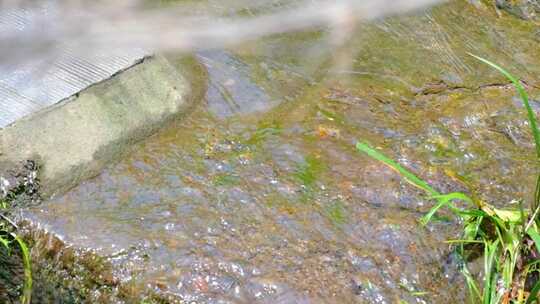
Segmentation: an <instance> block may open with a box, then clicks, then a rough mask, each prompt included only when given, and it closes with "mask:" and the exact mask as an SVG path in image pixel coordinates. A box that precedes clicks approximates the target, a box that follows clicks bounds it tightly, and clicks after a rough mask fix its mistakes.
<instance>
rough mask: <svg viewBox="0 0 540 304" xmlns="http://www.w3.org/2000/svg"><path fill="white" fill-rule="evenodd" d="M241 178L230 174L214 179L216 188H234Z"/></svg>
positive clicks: (217, 176)
mask: <svg viewBox="0 0 540 304" xmlns="http://www.w3.org/2000/svg"><path fill="white" fill-rule="evenodd" d="M239 180H240V179H239V178H238V177H237V176H234V175H229V174H219V175H216V176H215V177H214V179H213V184H214V186H234V185H236V184H238V182H239Z"/></svg>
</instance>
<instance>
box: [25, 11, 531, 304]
mask: <svg viewBox="0 0 540 304" xmlns="http://www.w3.org/2000/svg"><path fill="white" fill-rule="evenodd" d="M471 2H474V3H475V4H471V3H469V2H467V1H452V2H451V3H449V4H446V5H442V6H439V7H436V8H434V9H432V10H429V11H425V12H420V13H418V14H417V15H415V16H406V17H399V18H390V19H385V20H380V21H377V22H376V23H373V24H362V25H360V26H359V27H358V28H357V29H356V31H355V34H354V35H353V36H352V37H351V39H348V40H347V41H346V43H344V44H340V45H336V44H333V43H331V42H332V40H331V39H329V38H331V36H332V34H333V33H331V32H330V31H326V30H324V29H321V30H317V31H313V32H306V33H295V34H284V35H276V36H273V37H268V38H265V39H263V40H260V41H254V42H250V43H246V44H244V45H241V46H238V47H237V48H234V49H228V50H208V51H201V52H199V53H198V54H197V57H198V59H199V60H200V62H201V63H202V64H203V65H204V66H205V67H206V68H207V71H208V81H209V83H208V91H207V94H206V98H207V100H206V101H205V102H204V103H201V104H200V105H199V106H197V107H196V109H194V110H193V111H192V112H191V113H190V114H189V115H187V116H186V117H184V118H183V119H182V120H181V121H179V122H176V123H174V124H173V125H171V126H169V127H167V128H165V129H164V130H162V131H161V132H160V133H158V134H156V135H154V136H152V137H151V138H149V139H147V140H145V141H144V142H142V143H139V144H137V145H136V146H135V147H134V148H133V149H132V151H130V152H129V153H128V154H127V155H126V156H125V158H123V159H122V160H121V161H120V162H118V163H116V164H113V165H111V166H109V167H108V168H107V169H106V170H104V171H103V172H102V173H101V174H100V175H99V176H98V177H96V178H94V179H92V180H89V181H86V182H84V183H82V184H81V185H79V186H78V187H77V188H75V189H72V190H71V191H69V192H68V193H66V194H65V195H61V196H59V197H56V198H53V199H51V200H49V201H47V202H45V203H43V204H42V205H40V206H38V207H35V208H33V209H31V210H29V211H27V212H25V216H26V217H27V218H28V219H30V220H32V221H33V222H36V223H40V224H42V225H43V227H45V228H47V229H48V230H49V231H51V232H53V233H55V234H57V235H59V236H60V237H61V238H62V240H64V241H65V242H66V243H67V244H69V245H70V246H74V247H77V248H89V249H92V250H94V251H95V252H97V253H98V254H99V255H101V256H105V257H107V259H108V261H110V263H112V264H113V275H114V277H115V278H118V280H120V281H121V282H124V283H128V282H129V284H132V285H133V286H144V287H145V288H147V287H149V288H150V289H153V290H155V291H156V292H157V293H162V294H165V295H168V296H170V297H171V298H172V299H175V300H178V301H180V300H183V301H185V302H187V303H189V302H192V301H193V302H196V303H321V302H326V303H399V301H406V303H450V302H452V303H462V302H464V299H465V297H466V290H465V288H464V287H463V286H465V285H464V283H463V281H462V278H461V275H460V274H459V272H458V267H457V264H456V263H455V261H453V259H452V255H451V250H450V247H449V245H448V244H446V243H445V242H444V241H445V240H447V239H451V238H455V237H457V236H458V233H459V232H458V231H457V227H458V225H456V223H455V222H454V221H453V220H452V218H451V217H444V216H441V217H440V218H439V219H438V220H437V221H434V222H432V223H431V224H430V225H429V226H428V227H422V226H420V224H419V222H418V219H419V218H420V217H421V216H422V215H423V214H424V213H425V212H426V211H427V210H429V208H430V206H431V205H432V202H431V201H429V200H428V199H426V198H425V196H424V194H423V193H422V192H420V191H419V190H417V189H416V188H414V187H412V186H411V185H410V184H409V183H407V182H406V181H405V180H403V179H401V178H400V177H399V176H398V175H397V174H396V173H395V172H393V171H392V170H390V169H389V168H387V167H385V166H384V165H381V164H380V163H378V162H376V161H373V160H371V159H368V158H367V157H365V156H364V155H361V154H359V153H358V152H356V151H355V150H354V143H355V142H356V141H358V140H367V141H369V142H370V143H371V144H372V145H374V146H377V147H380V148H381V149H382V151H383V152H385V153H386V154H388V155H389V156H391V157H394V158H395V159H397V160H398V161H399V162H400V163H401V164H403V165H405V166H407V167H408V168H410V169H411V170H412V171H414V172H415V173H417V174H418V175H420V176H422V177H423V178H424V179H426V180H428V181H429V182H430V183H432V185H434V186H435V187H436V188H437V189H438V190H440V191H441V192H446V191H467V192H470V193H472V194H474V195H477V196H479V197H481V198H482V199H485V200H487V201H490V202H493V203H494V204H498V205H503V204H506V203H507V202H509V201H511V200H512V199H519V198H525V199H528V198H529V197H530V195H532V193H533V190H534V186H533V185H534V174H535V169H534V166H533V164H535V160H534V154H533V146H532V140H531V137H530V134H529V133H528V132H527V128H528V127H527V122H526V117H525V115H524V111H523V109H522V108H521V107H520V104H519V100H518V99H517V98H516V96H515V95H516V94H515V93H514V91H513V89H512V87H511V86H510V85H509V84H508V83H507V82H506V81H505V80H504V79H502V78H500V77H499V76H498V75H497V74H496V73H494V72H492V71H490V70H489V68H487V67H484V66H482V65H481V64H479V63H477V62H475V60H474V59H473V58H471V57H469V56H468V55H467V52H473V53H475V54H478V55H481V56H485V57H487V58H489V59H490V60H492V61H495V62H498V63H500V64H501V65H503V66H506V67H508V68H509V69H510V70H511V71H512V72H514V73H515V74H517V75H519V76H521V77H523V80H524V81H525V83H526V84H527V88H528V89H529V91H530V93H531V96H532V98H533V99H540V81H539V79H538V75H540V61H539V59H538V58H540V48H539V47H538V45H539V43H540V30H539V28H538V26H537V25H536V24H535V23H534V22H533V21H525V20H521V19H518V18H516V17H515V16H511V15H507V14H505V13H502V14H501V12H497V11H495V9H494V8H493V7H492V6H489V5H486V4H484V2H479V1H478V2H476V1H471ZM211 7H212V9H216V8H215V6H211ZM533 103H534V107H535V108H538V107H539V106H540V105H539V104H538V102H536V101H533ZM132 292H133V293H137V292H140V290H139V289H138V287H133V291H132ZM449 299H452V300H451V301H449Z"/></svg>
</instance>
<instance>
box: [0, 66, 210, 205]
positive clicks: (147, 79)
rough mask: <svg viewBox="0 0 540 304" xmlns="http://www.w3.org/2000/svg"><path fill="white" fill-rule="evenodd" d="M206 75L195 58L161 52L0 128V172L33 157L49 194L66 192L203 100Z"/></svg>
mask: <svg viewBox="0 0 540 304" xmlns="http://www.w3.org/2000/svg"><path fill="white" fill-rule="evenodd" d="M202 74H204V73H203V72H202V70H200V68H199V65H198V63H197V62H196V60H195V59H193V58H191V59H190V58H184V59H179V60H172V59H171V60H169V59H167V58H165V57H162V56H156V57H153V58H148V59H146V60H144V62H142V63H140V64H138V65H135V66H133V67H131V68H130V69H128V70H126V71H124V72H122V73H119V74H117V75H115V76H114V77H112V78H110V79H108V80H107V81H104V82H101V83H99V84H96V85H93V86H91V87H89V88H87V89H85V90H83V91H81V92H80V93H78V94H76V95H74V96H72V97H70V98H68V99H66V100H64V101H62V102H61V103H57V104H55V105H53V106H49V107H47V108H45V109H42V110H40V111H39V112H36V113H33V114H32V115H30V116H27V117H25V118H22V119H19V120H17V121H16V122H15V123H12V124H10V125H9V126H8V127H6V128H4V129H0V175H2V172H1V171H2V170H6V168H10V167H12V166H13V165H14V164H16V163H20V162H23V161H25V160H35V161H37V162H38V163H39V164H41V166H42V168H41V171H40V178H41V180H42V184H43V185H44V188H43V189H42V190H43V194H44V195H45V196H51V195H53V194H54V193H55V192H57V191H60V192H62V191H63V190H66V189H69V188H70V187H73V186H75V185H77V184H78V183H79V182H80V181H81V180H84V179H86V178H89V177H92V176H93V175H95V174H97V173H98V172H100V170H101V169H102V167H103V166H104V165H105V164H107V163H108V162H110V161H112V160H114V159H116V158H117V157H118V156H119V155H120V154H121V153H122V152H123V151H124V150H125V149H126V148H128V147H129V145H130V143H133V142H134V141H137V140H140V139H142V138H145V137H147V136H148V135H150V134H152V132H154V131H155V130H156V129H158V128H159V127H160V126H162V125H163V124H165V123H166V122H167V121H169V120H171V119H172V118H174V117H177V116H178V115H181V114H183V113H184V112H185V111H186V110H187V109H189V107H190V106H191V105H192V104H193V103H194V101H195V100H200V99H201V98H202V96H203V91H204V90H203V89H200V87H201V83H204V79H196V78H197V77H195V76H196V75H202ZM194 79H196V80H194Z"/></svg>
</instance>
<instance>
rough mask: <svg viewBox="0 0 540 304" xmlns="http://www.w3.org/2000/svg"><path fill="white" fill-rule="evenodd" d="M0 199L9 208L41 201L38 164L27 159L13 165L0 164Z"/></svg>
mask: <svg viewBox="0 0 540 304" xmlns="http://www.w3.org/2000/svg"><path fill="white" fill-rule="evenodd" d="M0 168H1V169H0V170H1V171H0V199H1V200H3V201H5V202H6V203H7V204H8V207H9V208H13V207H21V206H29V205H36V204H38V203H39V202H40V201H41V197H40V194H39V189H40V181H39V179H38V172H39V165H38V164H37V162H36V161H33V160H27V161H25V162H22V163H19V164H17V165H15V166H7V165H4V166H0Z"/></svg>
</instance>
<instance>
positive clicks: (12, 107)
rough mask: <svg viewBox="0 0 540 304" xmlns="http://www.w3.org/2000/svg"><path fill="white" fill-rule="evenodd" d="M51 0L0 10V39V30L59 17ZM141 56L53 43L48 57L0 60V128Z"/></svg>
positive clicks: (18, 28)
mask: <svg viewBox="0 0 540 304" xmlns="http://www.w3.org/2000/svg"><path fill="white" fill-rule="evenodd" d="M54 2H55V1H53V0H50V1H46V2H43V4H42V5H41V6H40V8H39V9H35V8H33V9H32V10H26V9H22V8H18V9H10V10H7V9H4V10H0V44H1V37H2V36H4V35H7V34H9V33H14V32H21V33H23V32H24V31H30V30H32V29H35V28H36V27H38V26H39V25H40V24H42V22H43V20H44V19H47V18H61V16H58V14H57V13H56V12H55V11H56V10H55V6H54ZM144 55H145V52H144V51H143V50H141V49H131V50H125V49H124V50H111V49H107V50H96V49H87V50H84V52H82V51H81V49H80V48H77V49H75V48H73V47H70V46H69V45H66V44H62V42H59V44H58V51H57V52H55V54H54V57H53V58H35V57H34V58H23V60H17V61H15V63H14V64H11V63H10V62H9V60H2V61H0V128H3V127H5V126H7V125H9V124H11V123H13V122H14V121H16V120H17V119H19V118H21V117H24V116H27V115H29V114H31V113H33V112H36V111H38V110H40V109H43V108H45V107H47V106H50V105H53V104H55V103H57V102H59V101H61V100H63V99H65V98H67V97H69V96H72V95H73V94H76V93H78V92H80V91H81V90H83V89H85V88H87V87H88V86H90V85H92V84H94V83H97V82H100V81H103V80H105V79H107V78H109V77H111V76H112V75H113V74H115V73H117V72H118V71H121V70H124V69H126V68H128V67H130V66H132V65H133V64H134V63H135V62H137V61H138V60H139V59H141V58H143V57H144Z"/></svg>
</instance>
